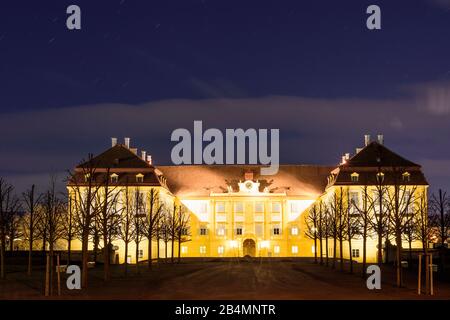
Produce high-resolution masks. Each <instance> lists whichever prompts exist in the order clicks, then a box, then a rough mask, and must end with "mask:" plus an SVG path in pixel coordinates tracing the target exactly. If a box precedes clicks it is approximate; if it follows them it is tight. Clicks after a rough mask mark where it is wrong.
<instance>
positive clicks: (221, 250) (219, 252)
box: [217, 246, 225, 254]
mask: <svg viewBox="0 0 450 320" xmlns="http://www.w3.org/2000/svg"><path fill="white" fill-rule="evenodd" d="M224 252H225V248H224V247H223V246H219V247H217V253H218V254H223V253H224Z"/></svg>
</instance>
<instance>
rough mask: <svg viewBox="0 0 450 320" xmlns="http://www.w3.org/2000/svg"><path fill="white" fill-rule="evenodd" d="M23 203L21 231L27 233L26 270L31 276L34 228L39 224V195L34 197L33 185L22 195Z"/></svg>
mask: <svg viewBox="0 0 450 320" xmlns="http://www.w3.org/2000/svg"><path fill="white" fill-rule="evenodd" d="M22 197H23V202H24V203H25V210H26V219H25V222H26V225H25V226H24V228H23V230H24V232H25V233H27V235H26V236H27V239H28V270H27V274H28V275H29V276H31V272H32V254H33V241H34V240H35V237H36V233H37V232H36V226H37V224H38V223H39V219H38V217H36V215H37V211H38V210H37V208H38V204H39V202H40V201H41V195H36V191H35V185H34V184H33V185H32V186H31V188H30V189H29V190H27V191H25V192H24V193H23V194H22Z"/></svg>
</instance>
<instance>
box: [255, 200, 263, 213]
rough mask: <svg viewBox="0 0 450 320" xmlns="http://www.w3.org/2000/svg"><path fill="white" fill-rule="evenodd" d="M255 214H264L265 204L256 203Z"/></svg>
mask: <svg viewBox="0 0 450 320" xmlns="http://www.w3.org/2000/svg"><path fill="white" fill-rule="evenodd" d="M255 212H264V202H262V201H256V202H255Z"/></svg>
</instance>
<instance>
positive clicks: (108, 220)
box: [95, 168, 120, 281]
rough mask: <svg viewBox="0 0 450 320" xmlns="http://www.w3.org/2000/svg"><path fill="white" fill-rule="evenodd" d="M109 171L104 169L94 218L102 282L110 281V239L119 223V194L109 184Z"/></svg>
mask: <svg viewBox="0 0 450 320" xmlns="http://www.w3.org/2000/svg"><path fill="white" fill-rule="evenodd" d="M109 173H110V169H109V168H108V169H106V174H105V179H103V180H104V182H103V187H102V189H103V192H100V193H98V194H97V197H98V198H99V199H98V202H99V203H100V210H99V213H98V214H97V215H96V217H95V222H96V225H97V226H98V231H99V234H100V236H101V237H102V241H103V268H104V280H105V281H108V280H109V279H110V259H111V242H110V241H111V239H112V236H113V234H114V233H115V232H116V230H117V228H118V224H119V222H120V219H119V217H120V212H118V206H117V204H118V197H119V193H118V192H117V190H116V188H115V187H111V186H110V184H109V176H110V175H109Z"/></svg>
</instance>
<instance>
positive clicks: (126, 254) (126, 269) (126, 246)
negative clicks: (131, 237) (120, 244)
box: [124, 241, 128, 276]
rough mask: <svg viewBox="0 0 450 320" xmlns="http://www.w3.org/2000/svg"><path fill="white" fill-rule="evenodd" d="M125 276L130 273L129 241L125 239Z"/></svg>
mask: <svg viewBox="0 0 450 320" xmlns="http://www.w3.org/2000/svg"><path fill="white" fill-rule="evenodd" d="M124 270H125V276H126V275H127V274H128V242H127V241H125V269H124Z"/></svg>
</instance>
